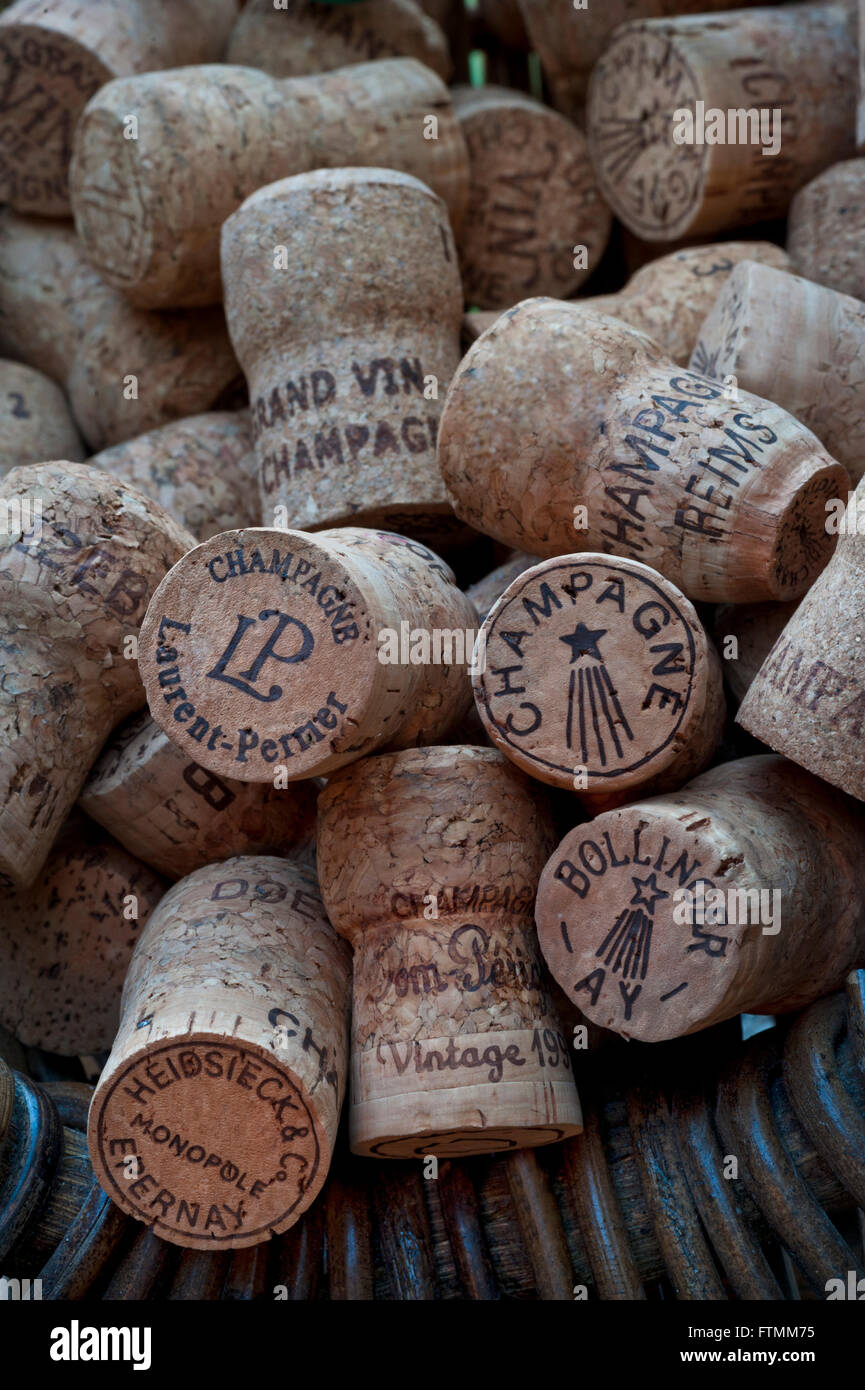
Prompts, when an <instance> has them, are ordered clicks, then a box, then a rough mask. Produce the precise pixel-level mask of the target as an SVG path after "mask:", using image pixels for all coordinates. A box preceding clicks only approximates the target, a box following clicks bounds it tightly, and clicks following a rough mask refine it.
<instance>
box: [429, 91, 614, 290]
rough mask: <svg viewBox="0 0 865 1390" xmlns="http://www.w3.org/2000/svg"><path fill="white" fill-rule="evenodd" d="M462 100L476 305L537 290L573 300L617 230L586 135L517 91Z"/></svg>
mask: <svg viewBox="0 0 865 1390" xmlns="http://www.w3.org/2000/svg"><path fill="white" fill-rule="evenodd" d="M453 103H454V110H455V112H456V115H457V119H458V120H459V122H460V125H461V126H462V130H463V134H464V136H465V139H466V145H467V146H468V152H469V177H470V196H469V206H468V211H467V213H466V216H465V218H464V219H463V225H462V230H461V232H460V236H459V252H460V268H461V271H462V279H463V288H464V291H465V298H466V302H467V303H469V304H475V305H477V306H478V307H480V308H482V309H507V308H509V307H510V306H511V305H512V304H515V303H516V302H517V300H518V299H526V298H528V296H529V295H536V294H549V295H554V296H556V297H558V298H562V299H566V298H567V297H568V295H571V294H573V293H574V292H575V291H576V290H578V289H579V287H580V286H581V285H582V284H583V283H584V281H586V280H587V279H588V278H589V276H590V275H591V274H592V272H593V271H594V270H595V269H596V268H597V266H598V263H599V262H600V259H601V257H602V255H603V254H604V251H605V249H606V246H607V242H608V240H609V236H610V228H611V226H612V217H611V215H610V210H609V208H608V207H607V205H606V203H605V202H604V200H603V198H602V197H601V195H600V192H599V191H598V185H597V181H596V179H595V174H594V170H593V169H592V164H591V161H590V159H589V152H588V148H587V146H586V138H585V136H584V135H583V132H582V131H581V130H579V129H578V128H577V127H576V126H575V125H574V124H573V123H572V122H571V121H568V120H566V119H565V117H564V116H560V115H559V114H558V112H556V111H552V110H551V109H550V108H549V107H548V106H544V105H543V103H542V102H539V101H535V100H533V99H532V98H531V97H529V96H526V95H524V94H523V93H522V92H517V91H514V90H512V89H509V88H507V87H496V86H484V87H455V88H453ZM578 251H579V256H578V255H577V254H576V253H577V252H578ZM583 251H584V252H585V261H586V264H585V266H583V265H582V261H583Z"/></svg>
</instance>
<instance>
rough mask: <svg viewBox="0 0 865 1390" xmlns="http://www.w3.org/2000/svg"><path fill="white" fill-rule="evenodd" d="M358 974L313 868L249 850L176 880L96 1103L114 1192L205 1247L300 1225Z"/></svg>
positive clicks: (162, 1231)
mask: <svg viewBox="0 0 865 1390" xmlns="http://www.w3.org/2000/svg"><path fill="white" fill-rule="evenodd" d="M350 977H351V960H350V952H349V951H348V948H347V947H346V945H345V943H344V942H342V941H340V939H339V937H338V936H337V935H336V933H335V932H334V930H333V928H332V927H331V925H330V923H329V922H328V920H327V917H326V916H325V912H324V908H323V907H322V903H321V897H320V895H319V891H318V885H317V883H316V880H315V876H314V874H312V873H311V872H310V871H309V870H308V869H305V868H303V867H302V866H300V865H298V864H295V863H290V862H288V861H286V860H283V859H276V858H272V857H270V856H265V855H250V856H242V855H241V856H238V857H237V858H234V859H228V860H226V861H225V863H222V864H210V865H208V866H207V867H206V868H202V869H199V870H197V872H196V873H194V874H190V875H189V877H188V878H184V879H182V880H181V881H180V882H179V883H177V884H175V885H174V887H172V888H171V889H170V890H169V892H168V893H167V894H166V895H165V897H164V898H163V899H162V901H161V903H160V904H159V907H158V908H157V909H156V911H155V912H154V913H153V914H152V916H151V918H150V921H149V922H148V924H147V928H146V930H145V931H144V932H142V933H141V936H140V938H139V941H138V944H137V946H136V949H135V954H134V955H133V958H132V963H131V965H130V967H129V973H128V975H127V977H126V983H125V985H124V989H123V1002H122V1006H121V1019H120V1027H119V1030H118V1033H117V1037H116V1039H115V1042H114V1046H113V1048H112V1051H111V1056H110V1057H109V1059H108V1062H107V1065H106V1067H105V1070H104V1071H103V1073H102V1076H101V1077H100V1079H99V1083H98V1085H97V1087H96V1090H95V1092H94V1095H93V1101H92V1104H91V1106H90V1116H89V1121H88V1144H89V1147H90V1157H91V1160H92V1162H93V1168H94V1172H95V1174H96V1177H97V1179H98V1180H99V1182H100V1183H101V1185H102V1187H103V1188H104V1190H105V1191H106V1192H107V1193H108V1195H109V1196H110V1197H111V1198H112V1199H113V1201H115V1202H116V1203H117V1204H118V1206H120V1207H122V1209H123V1210H124V1211H125V1212H127V1213H128V1214H129V1215H130V1216H134V1217H135V1218H136V1220H138V1221H143V1222H144V1223H145V1224H146V1225H148V1226H150V1227H151V1228H152V1230H153V1233H154V1234H155V1235H158V1236H161V1237H162V1238H163V1239H164V1240H169V1241H171V1242H172V1243H173V1244H175V1245H183V1246H186V1247H188V1248H192V1249H195V1250H232V1249H234V1250H237V1249H242V1248H244V1247H246V1246H249V1245H258V1244H260V1243H261V1242H262V1241H266V1240H269V1239H270V1237H271V1236H275V1235H280V1234H281V1233H282V1232H283V1231H286V1230H288V1228H289V1227H290V1226H293V1225H294V1223H295V1222H296V1221H298V1220H299V1218H300V1217H301V1216H302V1215H303V1213H304V1211H306V1209H307V1207H309V1206H310V1204H311V1203H312V1202H313V1201H314V1200H315V1198H316V1197H317V1195H318V1193H319V1191H320V1190H321V1187H322V1185H323V1183H324V1180H325V1178H326V1176H327V1170H328V1167H329V1164H330V1160H331V1155H332V1153H333V1147H334V1143H335V1140H336V1132H337V1124H338V1121H339V1113H340V1109H341V1107H342V1101H343V1097H344V1095H345V1090H346V1070H347V1061H348V1011H349V998H350V987H351V986H350Z"/></svg>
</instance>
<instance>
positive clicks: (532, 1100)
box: [318, 747, 582, 1158]
mask: <svg viewBox="0 0 865 1390" xmlns="http://www.w3.org/2000/svg"><path fill="white" fill-rule="evenodd" d="M554 842H555V837H554V835H553V831H552V821H551V818H550V814H549V810H548V808H547V806H546V803H545V802H544V801H543V800H542V797H541V793H540V792H539V790H537V789H535V788H533V787H532V785H531V783H530V782H528V780H527V779H526V778H524V777H523V776H522V774H521V773H520V772H518V771H517V770H516V768H513V767H511V766H510V764H509V763H508V762H507V761H506V760H505V759H504V758H503V757H502V756H501V754H499V753H497V752H496V751H495V750H494V749H482V748H465V747H460V748H456V747H443V748H442V747H440V748H424V749H411V750H407V751H404V752H399V753H393V754H390V753H388V754H384V755H381V756H379V757H374V758H366V759H364V761H363V762H361V763H358V764H356V765H355V766H354V767H352V768H347V769H345V770H343V771H342V772H340V773H337V774H336V776H334V777H332V778H331V779H330V781H329V782H328V785H327V787H326V789H325V790H324V792H323V793H322V795H321V798H320V800H319V826H318V863H319V875H320V879H321V890H322V897H323V899H324V903H325V906H326V908H327V911H328V914H329V916H330V919H331V921H332V922H333V924H334V926H335V927H336V929H337V931H338V932H339V933H340V934H341V935H342V936H344V937H346V938H347V939H348V940H350V941H351V943H352V946H353V947H354V984H353V1005H352V1040H351V1105H350V1110H349V1139H350V1143H351V1148H352V1150H353V1151H354V1152H355V1153H359V1154H366V1155H369V1156H373V1157H378V1158H413V1157H420V1156H423V1155H426V1154H437V1155H439V1156H441V1157H453V1158H455V1157H462V1156H465V1155H469V1154H477V1153H492V1152H505V1151H510V1150H513V1149H518V1148H527V1147H532V1146H534V1145H538V1144H548V1143H551V1142H553V1141H555V1140H557V1139H564V1138H566V1137H568V1136H569V1135H572V1134H577V1133H579V1131H580V1129H581V1128H582V1119H581V1114H580V1105H579V1099H578V1097H577V1092H576V1088H575V1085H574V1079H573V1074H572V1071H571V1065H570V1046H569V1041H568V1040H567V1039H566V1038H565V1037H564V1036H563V1035H562V1033H561V1031H560V1024H559V1020H558V1017H557V1015H556V1013H555V1008H554V1005H553V1003H552V1000H551V997H550V992H549V984H548V981H547V978H546V974H545V971H544V969H543V966H542V963H541V960H540V956H539V953H538V949H537V940H536V937H535V933H534V930H533V927H532V904H533V902H534V895H535V886H536V882H537V875H538V873H539V871H540V868H541V865H542V864H543V862H544V859H545V857H546V856H547V855H548V854H549V851H550V847H551V845H552V844H553V843H554Z"/></svg>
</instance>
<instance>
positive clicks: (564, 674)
mask: <svg viewBox="0 0 865 1390" xmlns="http://www.w3.org/2000/svg"><path fill="white" fill-rule="evenodd" d="M481 638H482V641H483V643H484V655H485V660H484V663H483V666H482V667H481V668H480V669H476V670H475V672H474V673H473V676H472V685H473V687H474V695H475V703H476V705H477V708H478V713H479V714H480V717H481V722H482V723H483V725H484V728H485V729H486V731H487V733H488V735H489V737H490V739H491V740H492V742H493V743H494V744H495V746H496V747H497V748H498V749H500V750H501V752H502V753H504V754H505V756H506V757H508V758H510V759H511V761H512V762H514V763H516V765H517V766H518V767H520V768H522V770H523V771H524V772H527V773H528V774H529V776H531V777H536V778H537V779H538V780H539V781H541V782H547V783H549V784H550V785H551V786H554V787H561V788H563V789H564V790H566V791H573V792H575V793H576V794H577V795H578V796H579V797H581V798H585V799H586V800H587V801H588V802H589V803H591V799H592V797H593V795H597V794H598V793H601V794H603V795H605V796H607V795H610V794H614V793H617V792H623V791H627V792H629V793H630V794H631V795H632V796H633V795H636V794H637V789H638V788H646V787H650V788H651V790H652V791H660V790H666V789H667V788H672V787H676V786H681V785H682V783H683V782H686V781H687V780H688V779H689V777H692V776H694V775H695V774H696V773H697V772H699V771H701V770H702V769H703V768H704V767H705V766H706V764H707V763H708V762H709V759H710V758H711V756H712V754H713V753H714V751H715V749H716V747H717V745H718V743H719V741H720V738H721V732H722V729H723V724H724V697H723V693H722V688H721V687H722V681H721V670H720V663H719V661H718V658H717V655H716V653H715V652H714V649H713V647H712V644H711V642H710V640H709V638H708V637H707V635H706V632H705V630H704V628H703V626H702V624H701V622H700V620H699V618H698V617H697V614H696V612H695V611H694V608H693V607H692V605H691V604H690V603H689V602H688V600H687V599H686V598H685V596H684V594H682V593H681V592H680V591H679V590H678V589H677V588H676V587H675V585H674V584H671V583H670V582H669V581H668V580H665V579H663V578H662V576H661V575H660V574H658V573H656V571H655V570H652V569H650V568H649V567H648V565H641V564H640V563H639V562H637V561H634V560H626V559H621V558H618V559H614V558H612V557H608V556H605V555H596V554H592V553H591V552H589V553H588V554H584V555H565V556H561V557H559V558H558V559H555V560H545V561H544V562H543V563H542V564H539V565H535V566H534V567H533V568H531V569H528V570H526V571H525V572H524V573H523V574H521V575H520V576H519V577H518V578H517V579H515V580H514V581H513V583H512V584H510V585H509V587H508V588H507V589H506V590H505V592H504V593H503V594H502V596H501V597H500V598H499V599H498V601H497V602H496V603H495V604H494V605H493V608H492V610H491V611H490V613H489V614H488V615H487V617H486V619H485V621H484V624H483V628H482V629H481Z"/></svg>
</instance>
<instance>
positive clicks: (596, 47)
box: [519, 0, 734, 120]
mask: <svg viewBox="0 0 865 1390" xmlns="http://www.w3.org/2000/svg"><path fill="white" fill-rule="evenodd" d="M519 7H520V10H521V12H522V16H523V20H524V22H525V26H526V29H527V30H528V38H529V43H528V45H527V47H529V48H532V49H534V51H535V52H536V53H537V54H538V56H539V58H540V60H541V64H542V66H543V71H544V76H545V78H546V80H547V85H548V87H549V91H550V97H551V99H552V103H553V106H555V107H556V108H557V110H559V111H563V112H564V114H565V115H566V116H570V117H571V119H572V120H582V118H583V116H584V108H585V102H586V91H587V89H588V85H589V77H590V76H591V72H592V69H593V68H594V66H595V63H596V62H597V61H598V59H599V58H600V56H601V54H602V53H603V51H604V49H605V48H606V46H607V43H608V41H609V39H610V35H611V34H612V32H613V30H614V29H616V28H618V26H619V25H620V24H624V23H625V21H626V20H636V19H651V18H652V17H654V16H655V15H663V14H690V13H694V14H709V13H711V12H713V11H715V10H727V9H731V8H734V6H733V5H731V0H606V3H604V4H602V5H590V4H589V3H588V0H587V3H586V4H585V6H584V7H583V8H582V9H579V8H577V7H576V6H575V5H574V3H573V0H519Z"/></svg>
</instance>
